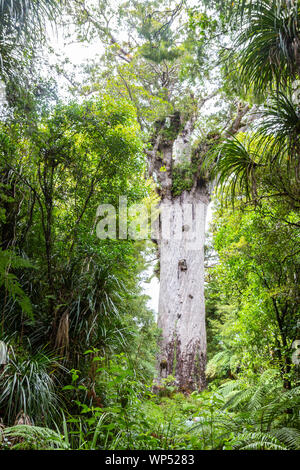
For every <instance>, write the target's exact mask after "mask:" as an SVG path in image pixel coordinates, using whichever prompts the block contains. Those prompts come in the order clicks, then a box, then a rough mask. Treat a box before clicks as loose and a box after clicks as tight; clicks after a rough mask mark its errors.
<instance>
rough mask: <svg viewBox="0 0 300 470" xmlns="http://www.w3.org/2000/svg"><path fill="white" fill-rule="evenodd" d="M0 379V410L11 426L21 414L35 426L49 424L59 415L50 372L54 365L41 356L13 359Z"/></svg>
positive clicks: (57, 401)
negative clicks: (27, 417)
mask: <svg viewBox="0 0 300 470" xmlns="http://www.w3.org/2000/svg"><path fill="white" fill-rule="evenodd" d="M9 356H10V357H9V362H8V364H7V365H6V366H5V367H4V369H3V370H2V372H1V375H0V390H1V393H0V409H1V414H2V416H3V418H4V419H5V421H6V422H7V423H9V424H13V423H14V422H15V420H16V419H17V417H18V415H20V414H21V413H24V414H25V415H26V416H29V419H31V420H32V421H33V422H35V423H36V424H52V425H53V422H54V420H55V419H57V417H58V414H59V405H60V400H59V398H58V394H57V390H56V388H55V375H54V373H53V371H52V373H51V368H52V367H53V366H56V367H58V365H57V363H56V362H55V361H54V360H52V359H51V358H50V357H48V356H46V355H45V354H44V353H37V354H36V355H35V356H33V357H29V358H28V357H27V358H22V357H19V356H15V354H14V352H13V349H12V348H10V354H9Z"/></svg>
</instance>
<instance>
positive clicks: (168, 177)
mask: <svg viewBox="0 0 300 470" xmlns="http://www.w3.org/2000/svg"><path fill="white" fill-rule="evenodd" d="M248 109H249V107H248V106H242V105H239V107H238V112H237V117H236V118H235V120H234V122H233V123H232V124H231V126H230V128H229V130H228V131H226V132H225V137H227V136H228V135H232V134H234V133H236V132H238V130H239V129H240V128H241V127H242V126H243V124H242V118H243V117H244V116H245V114H246V113H247V112H248ZM195 121H196V115H191V116H190V117H189V118H188V119H186V118H184V117H183V115H182V114H180V113H174V114H173V115H172V116H169V117H168V118H165V119H163V120H161V121H157V122H156V126H155V132H154V136H153V140H152V150H151V151H147V154H148V157H149V173H150V175H151V176H153V179H154V180H155V182H156V184H157V191H158V194H159V195H160V201H161V202H160V216H159V224H158V250H159V259H160V295H159V316H158V326H159V327H160V328H161V331H162V337H161V344H160V356H159V360H158V374H159V377H158V381H160V380H161V379H162V378H165V377H167V376H168V375H173V376H175V378H176V382H177V384H178V386H179V388H180V389H181V390H184V391H192V390H195V389H197V390H203V389H204V388H205V386H206V378H205V367H206V326H205V300H204V239H205V221H206V212H207V206H208V203H209V190H210V187H209V186H210V183H209V181H208V180H207V178H205V176H204V175H203V171H202V157H203V155H205V154H206V153H207V151H208V150H209V148H210V145H211V142H212V140H214V139H219V138H220V135H210V136H209V139H208V140H204V143H203V144H202V145H201V146H200V147H199V148H198V149H196V150H195V149H194V150H193V149H192V145H191V140H192V133H193V130H194V124H195ZM208 142H210V143H208ZM192 158H193V181H192V185H191V186H190V187H189V188H188V189H186V190H184V191H183V192H182V193H181V194H179V195H174V191H173V183H174V174H176V168H177V169H178V166H180V165H182V164H183V163H184V164H191V162H192ZM195 161H196V166H195ZM177 177H178V176H177Z"/></svg>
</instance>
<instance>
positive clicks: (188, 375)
mask: <svg viewBox="0 0 300 470" xmlns="http://www.w3.org/2000/svg"><path fill="white" fill-rule="evenodd" d="M207 203H208V197H207V194H206V192H205V189H204V188H201V187H200V188H197V189H196V191H184V192H183V193H182V194H181V195H180V196H177V197H174V198H170V199H163V200H162V204H163V208H162V211H161V232H163V231H164V226H167V230H166V232H168V231H169V232H170V236H168V234H167V233H165V234H164V233H161V238H160V241H159V248H160V296H159V318H158V326H159V327H160V328H161V330H162V341H161V356H160V361H159V372H160V375H161V377H166V376H168V375H174V376H175V377H176V379H177V382H178V385H179V387H180V389H182V390H194V389H195V388H197V389H200V390H202V389H203V388H204V387H205V365H206V328H205V304H204V229H205V215H206V207H207ZM168 229H170V230H168ZM180 235H182V236H181V237H180Z"/></svg>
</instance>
